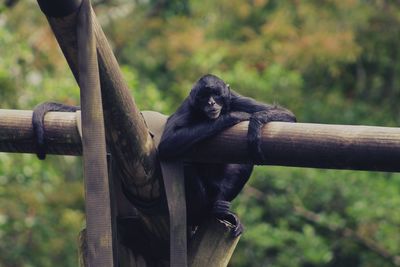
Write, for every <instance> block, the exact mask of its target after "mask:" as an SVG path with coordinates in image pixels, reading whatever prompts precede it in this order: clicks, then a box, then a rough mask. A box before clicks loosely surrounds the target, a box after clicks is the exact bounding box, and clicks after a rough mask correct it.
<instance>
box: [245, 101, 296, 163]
mask: <svg viewBox="0 0 400 267" xmlns="http://www.w3.org/2000/svg"><path fill="white" fill-rule="evenodd" d="M271 121H285V122H296V117H295V116H294V114H293V113H292V112H291V111H290V110H288V109H285V108H282V107H279V106H276V107H273V108H271V109H269V110H265V111H259V112H255V113H252V114H251V117H250V122H249V129H248V131H247V146H248V149H249V152H250V156H251V157H252V158H253V160H254V162H255V163H256V164H257V163H262V162H264V160H265V157H264V154H263V153H262V151H261V129H262V127H263V125H264V124H266V123H268V122H271Z"/></svg>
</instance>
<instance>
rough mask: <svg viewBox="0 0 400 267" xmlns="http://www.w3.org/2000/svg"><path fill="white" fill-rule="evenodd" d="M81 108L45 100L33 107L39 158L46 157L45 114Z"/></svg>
mask: <svg viewBox="0 0 400 267" xmlns="http://www.w3.org/2000/svg"><path fill="white" fill-rule="evenodd" d="M77 110H80V107H77V106H68V105H64V104H60V103H54V102H44V103H41V104H39V105H37V106H36V107H35V108H34V109H33V114H32V127H33V134H34V139H35V141H36V155H37V156H38V158H39V159H41V160H43V159H45V158H46V146H47V144H46V142H45V139H44V134H45V129H44V116H45V115H46V113H47V112H50V111H65V112H75V111H77Z"/></svg>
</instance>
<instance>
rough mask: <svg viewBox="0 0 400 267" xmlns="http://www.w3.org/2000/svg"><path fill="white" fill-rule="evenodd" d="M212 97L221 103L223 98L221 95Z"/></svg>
mask: <svg viewBox="0 0 400 267" xmlns="http://www.w3.org/2000/svg"><path fill="white" fill-rule="evenodd" d="M213 98H214V100H215V101H216V102H218V103H221V102H222V101H223V99H224V97H223V96H222V95H214V96H213Z"/></svg>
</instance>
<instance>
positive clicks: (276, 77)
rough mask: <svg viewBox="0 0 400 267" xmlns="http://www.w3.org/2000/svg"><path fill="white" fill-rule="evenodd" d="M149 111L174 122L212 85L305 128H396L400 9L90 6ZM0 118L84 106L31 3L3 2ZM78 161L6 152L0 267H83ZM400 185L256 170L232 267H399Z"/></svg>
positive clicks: (0, 160) (239, 202)
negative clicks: (272, 108)
mask: <svg viewBox="0 0 400 267" xmlns="http://www.w3.org/2000/svg"><path fill="white" fill-rule="evenodd" d="M93 4H94V6H95V10H96V13H97V15H98V19H99V21H100V23H101V25H102V27H103V28H104V31H105V33H106V35H107V36H108V39H109V41H110V43H111V45H112V47H113V50H114V52H115V55H116V56H117V58H118V61H119V63H120V65H121V68H122V70H123V72H124V75H125V78H126V80H127V81H128V84H129V86H130V88H131V89H132V95H133V96H134V98H135V100H136V103H137V104H138V105H139V107H140V108H141V109H143V110H144V109H150V110H157V111H160V112H163V113H165V114H170V113H172V112H173V111H174V110H175V109H176V107H177V106H178V105H179V103H180V102H181V101H182V100H183V99H184V98H185V96H186V95H187V94H188V92H189V90H190V88H191V86H192V84H193V83H194V81H196V79H198V77H200V76H201V75H203V74H205V73H214V74H217V75H219V76H221V77H222V78H223V79H224V80H226V81H227V82H228V83H229V84H230V85H231V87H232V88H234V89H235V90H237V91H239V92H241V93H242V94H244V95H247V96H251V97H254V98H257V99H258V100H260V101H264V102H268V103H272V102H276V103H279V104H281V105H284V106H287V107H289V108H290V109H291V110H293V111H294V112H295V114H296V115H297V117H298V120H299V121H300V122H315V123H332V124H333V123H340V124H363V125H379V126H398V125H399V124H400V116H399V115H400V106H399V105H398V101H399V95H400V76H399V75H398V73H399V71H400V60H399V57H400V51H399V48H400V39H399V36H400V3H399V2H398V1H388V0H321V1H316V0H310V1H298V0H280V1H278V0H251V1H250V0H249V1H244V0H220V1H211V0H204V1H189V0H181V1H177V0H171V1H163V0H136V1H132V0H114V1H110V0H97V1H94V0H93ZM0 55H1V57H0V107H1V108H13V109H32V108H33V107H34V106H35V105H36V104H38V103H40V102H43V101H46V100H53V101H59V102H63V103H67V104H79V91H78V88H77V86H76V83H75V81H74V79H73V76H72V74H71V72H70V70H69V69H68V67H67V64H66V62H65V59H64V58H63V56H62V55H61V52H60V50H59V48H58V46H57V43H56V42H55V40H54V37H53V35H52V33H51V30H50V28H49V26H48V24H47V22H46V20H45V17H44V16H43V14H42V13H41V12H40V10H39V8H38V6H37V3H36V2H35V1H33V0H26V1H18V0H4V1H2V2H0ZM81 173H82V170H81V164H80V160H79V158H74V157H62V156H57V157H56V156H49V157H48V160H46V161H44V162H41V161H38V160H37V159H36V158H35V157H34V156H33V155H26V154H19V155H18V154H6V153H0V266H54V264H55V263H57V265H58V266H76V265H77V249H76V247H77V246H76V244H77V234H78V232H79V231H80V229H81V228H82V227H83V225H84V211H83V210H84V202H83V192H82V188H83V186H82V175H81ZM399 188H400V175H399V174H395V173H381V172H361V171H338V170H319V169H307V168H288V167H257V168H256V170H255V172H254V174H253V176H252V178H251V181H250V182H249V185H248V186H247V187H246V188H245V190H244V191H243V192H242V194H241V196H240V197H239V198H238V199H236V200H235V202H234V208H235V211H236V212H237V213H238V214H239V215H240V217H241V219H242V221H243V222H244V224H245V226H246V232H245V234H244V235H243V237H242V239H241V241H240V242H239V245H238V248H237V250H236V252H235V254H234V257H233V259H232V261H231V263H230V265H231V266H274V267H317V266H321V267H322V266H324V267H325V266H356V267H357V266H360V267H361V266H362V267H373V266H382V267H385V266H399V265H400V258H399V255H400V234H399V230H400V212H399V207H400V189H399Z"/></svg>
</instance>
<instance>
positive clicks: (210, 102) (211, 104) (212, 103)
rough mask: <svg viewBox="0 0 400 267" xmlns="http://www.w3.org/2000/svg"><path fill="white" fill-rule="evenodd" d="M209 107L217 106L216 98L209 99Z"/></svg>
mask: <svg viewBox="0 0 400 267" xmlns="http://www.w3.org/2000/svg"><path fill="white" fill-rule="evenodd" d="M208 105H210V106H214V105H215V101H214V98H212V97H210V99H208Z"/></svg>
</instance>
